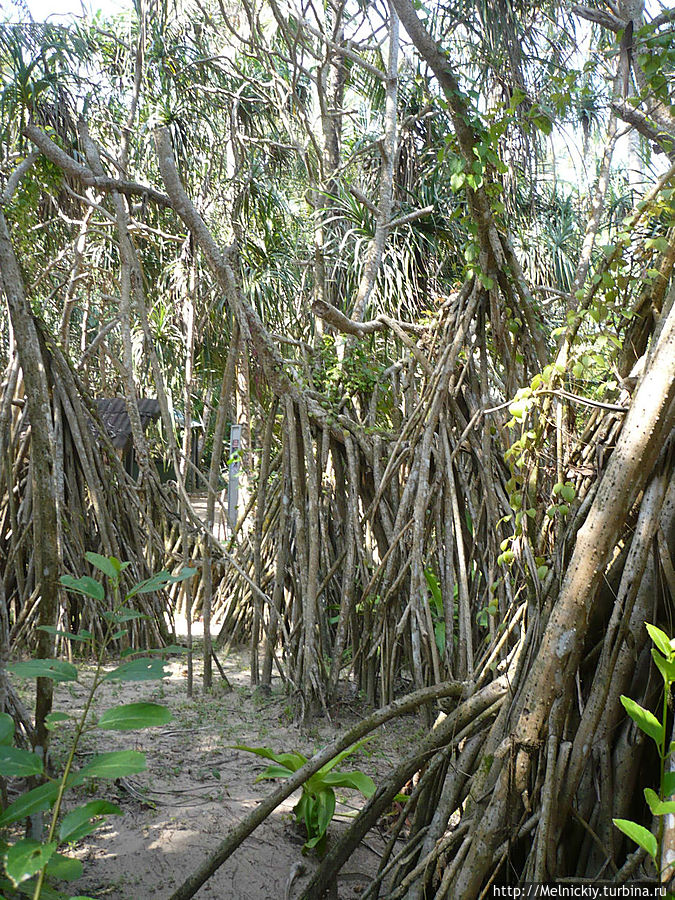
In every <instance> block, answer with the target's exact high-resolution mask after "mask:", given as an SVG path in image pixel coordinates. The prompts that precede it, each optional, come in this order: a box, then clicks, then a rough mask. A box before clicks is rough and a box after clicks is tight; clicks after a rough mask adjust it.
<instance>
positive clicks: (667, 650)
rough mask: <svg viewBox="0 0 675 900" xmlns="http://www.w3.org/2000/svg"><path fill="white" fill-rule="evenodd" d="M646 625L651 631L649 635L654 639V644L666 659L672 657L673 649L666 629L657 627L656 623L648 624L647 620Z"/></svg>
mask: <svg viewBox="0 0 675 900" xmlns="http://www.w3.org/2000/svg"><path fill="white" fill-rule="evenodd" d="M645 627H646V629H647V631H648V632H649V637H650V638H651V639H652V642H653V643H654V645H655V646H656V647H658V649H659V650H660V651H661V653H663V655H664V656H665V657H666V659H670V656H671V654H672V652H673V649H672V647H671V646H670V638H669V637H668V635H667V634H666V633H665V631H661V629H660V628H657V627H656V626H655V625H648V624H647V623H646V622H645Z"/></svg>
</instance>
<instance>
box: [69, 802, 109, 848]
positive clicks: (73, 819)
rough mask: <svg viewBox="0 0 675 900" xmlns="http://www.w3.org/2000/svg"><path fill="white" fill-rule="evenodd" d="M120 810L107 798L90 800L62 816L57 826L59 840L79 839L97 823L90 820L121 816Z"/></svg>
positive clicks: (72, 840) (88, 832) (95, 826)
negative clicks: (59, 824) (58, 826)
mask: <svg viewBox="0 0 675 900" xmlns="http://www.w3.org/2000/svg"><path fill="white" fill-rule="evenodd" d="M121 815H122V810H121V809H120V808H119V806H116V805H115V804H114V803H109V802H108V801H107V800H92V801H91V802H90V803H86V804H85V805H84V806H78V808H77V809H74V810H73V811H72V812H69V813H68V815H67V816H65V817H64V819H63V822H61V826H60V828H59V840H60V841H71V842H74V841H79V840H80V839H81V838H83V837H85V836H86V835H88V834H90V833H91V832H92V831H94V829H95V828H97V827H98V825H96V824H94V823H93V822H92V820H93V819H95V818H97V817H98V816H121Z"/></svg>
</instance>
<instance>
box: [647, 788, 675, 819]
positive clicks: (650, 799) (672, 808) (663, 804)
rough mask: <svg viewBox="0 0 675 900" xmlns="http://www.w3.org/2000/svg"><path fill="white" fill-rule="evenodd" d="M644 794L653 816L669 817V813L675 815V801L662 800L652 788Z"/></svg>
mask: <svg viewBox="0 0 675 900" xmlns="http://www.w3.org/2000/svg"><path fill="white" fill-rule="evenodd" d="M644 794H645V800H646V801H647V805H648V806H649V808H650V810H651V811H652V815H654V816H667V815H668V813H675V800H661V798H660V797H659V795H658V794H657V793H656V791H653V790H652V789H651V788H645V791H644Z"/></svg>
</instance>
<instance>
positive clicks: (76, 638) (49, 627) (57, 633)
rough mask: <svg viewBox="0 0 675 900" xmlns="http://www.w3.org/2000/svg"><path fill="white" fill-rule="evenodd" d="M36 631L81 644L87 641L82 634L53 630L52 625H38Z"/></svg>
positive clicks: (58, 629) (87, 638)
mask: <svg viewBox="0 0 675 900" xmlns="http://www.w3.org/2000/svg"><path fill="white" fill-rule="evenodd" d="M37 631H46V632H47V634H53V635H55V636H56V637H65V638H68V640H69V641H79V642H81V643H83V642H84V641H88V640H89V637H86V636H85V635H83V634H73V633H72V631H62V630H61V629H60V628H54V626H53V625H38V626H37Z"/></svg>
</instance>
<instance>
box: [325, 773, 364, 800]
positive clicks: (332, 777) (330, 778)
mask: <svg viewBox="0 0 675 900" xmlns="http://www.w3.org/2000/svg"><path fill="white" fill-rule="evenodd" d="M323 783H324V784H330V785H332V786H333V787H348V788H354V790H356V791H360V792H361V793H362V794H363V796H364V797H372V796H373V794H374V793H375V782H374V781H373V779H372V778H371V777H370V775H365V774H364V773H363V772H329V773H328V774H327V775H325V776H324V778H323Z"/></svg>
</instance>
